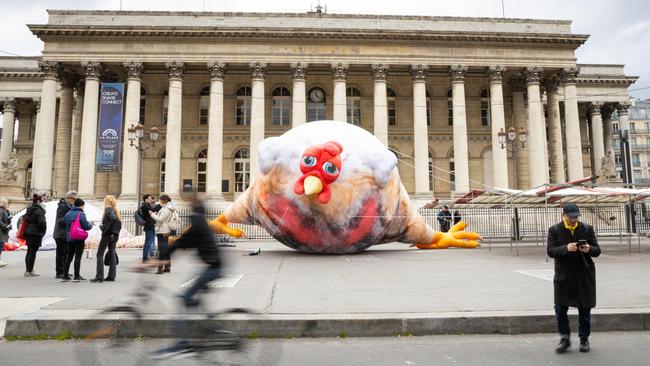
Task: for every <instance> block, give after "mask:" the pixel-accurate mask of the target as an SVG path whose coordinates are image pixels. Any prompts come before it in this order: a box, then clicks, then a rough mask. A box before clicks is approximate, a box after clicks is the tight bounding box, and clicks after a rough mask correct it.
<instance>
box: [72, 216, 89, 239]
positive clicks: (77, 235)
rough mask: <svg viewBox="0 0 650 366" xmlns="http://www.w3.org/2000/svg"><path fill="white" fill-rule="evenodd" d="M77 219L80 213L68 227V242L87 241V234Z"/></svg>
mask: <svg viewBox="0 0 650 366" xmlns="http://www.w3.org/2000/svg"><path fill="white" fill-rule="evenodd" d="M79 217H81V213H79V214H77V217H75V218H74V221H72V225H70V240H74V241H83V240H86V239H88V232H87V231H86V230H84V229H83V228H82V227H81V222H80V221H79Z"/></svg>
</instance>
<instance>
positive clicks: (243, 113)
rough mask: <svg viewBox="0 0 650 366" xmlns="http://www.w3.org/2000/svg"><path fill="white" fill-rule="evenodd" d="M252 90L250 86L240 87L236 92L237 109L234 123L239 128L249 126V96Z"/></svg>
mask: <svg viewBox="0 0 650 366" xmlns="http://www.w3.org/2000/svg"><path fill="white" fill-rule="evenodd" d="M252 95H253V90H252V89H251V87H250V86H242V87H241V88H239V90H237V108H236V111H235V122H236V123H237V124H238V125H241V126H248V125H250V124H251V96H252Z"/></svg>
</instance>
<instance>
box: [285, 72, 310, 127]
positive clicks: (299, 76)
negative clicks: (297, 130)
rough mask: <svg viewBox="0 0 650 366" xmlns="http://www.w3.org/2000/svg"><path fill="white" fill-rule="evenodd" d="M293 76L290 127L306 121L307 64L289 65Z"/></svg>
mask: <svg viewBox="0 0 650 366" xmlns="http://www.w3.org/2000/svg"><path fill="white" fill-rule="evenodd" d="M289 68H290V69H291V73H292V74H293V91H292V94H291V126H292V127H296V126H300V125H301V124H304V123H305V122H306V121H307V100H306V95H307V94H306V91H305V80H306V76H307V71H309V64H306V63H304V62H294V63H291V64H289Z"/></svg>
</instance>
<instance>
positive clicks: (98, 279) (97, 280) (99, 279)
mask: <svg viewBox="0 0 650 366" xmlns="http://www.w3.org/2000/svg"><path fill="white" fill-rule="evenodd" d="M90 282H92V283H102V282H104V279H103V278H99V277H95V278H92V279H91V280H90Z"/></svg>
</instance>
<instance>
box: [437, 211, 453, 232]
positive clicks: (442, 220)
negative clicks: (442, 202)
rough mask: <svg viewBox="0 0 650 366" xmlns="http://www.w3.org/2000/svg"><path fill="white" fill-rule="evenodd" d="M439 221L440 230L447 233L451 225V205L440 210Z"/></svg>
mask: <svg viewBox="0 0 650 366" xmlns="http://www.w3.org/2000/svg"><path fill="white" fill-rule="evenodd" d="M438 223H439V224H440V231H442V232H443V233H446V232H447V231H449V228H450V227H451V212H449V207H447V206H442V210H440V212H438Z"/></svg>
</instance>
